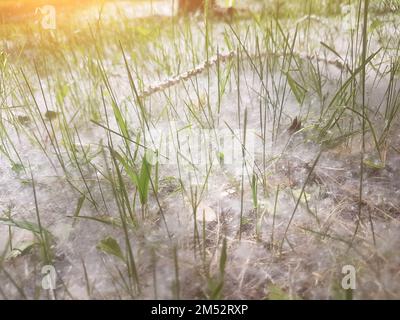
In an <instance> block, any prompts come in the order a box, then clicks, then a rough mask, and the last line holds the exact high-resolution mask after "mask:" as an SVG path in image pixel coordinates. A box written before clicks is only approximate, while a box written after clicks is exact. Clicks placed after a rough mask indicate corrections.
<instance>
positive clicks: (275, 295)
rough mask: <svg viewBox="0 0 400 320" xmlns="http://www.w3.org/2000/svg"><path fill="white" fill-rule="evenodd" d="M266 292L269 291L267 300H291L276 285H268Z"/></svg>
mask: <svg viewBox="0 0 400 320" xmlns="http://www.w3.org/2000/svg"><path fill="white" fill-rule="evenodd" d="M268 290H269V294H268V299H269V300H291V298H290V296H289V295H288V294H287V293H286V292H285V291H283V290H282V289H281V288H280V287H278V286H276V285H270V286H269V287H268Z"/></svg>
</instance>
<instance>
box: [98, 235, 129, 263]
mask: <svg viewBox="0 0 400 320" xmlns="http://www.w3.org/2000/svg"><path fill="white" fill-rule="evenodd" d="M96 248H97V249H98V250H100V251H103V252H105V253H107V254H111V255H113V256H116V257H118V258H120V259H121V260H122V261H124V262H125V257H124V255H123V254H122V250H121V247H120V246H119V244H118V242H117V240H115V239H114V238H112V237H107V238H105V239H103V240H101V241H100V243H99V244H98V245H97V246H96Z"/></svg>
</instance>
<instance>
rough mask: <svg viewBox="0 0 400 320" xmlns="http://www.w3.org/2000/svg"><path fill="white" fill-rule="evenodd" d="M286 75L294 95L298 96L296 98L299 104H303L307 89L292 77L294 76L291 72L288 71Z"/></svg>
mask: <svg viewBox="0 0 400 320" xmlns="http://www.w3.org/2000/svg"><path fill="white" fill-rule="evenodd" d="M286 77H287V80H288V83H289V86H290V89H291V90H292V92H293V94H294V96H295V97H296V100H297V102H298V103H299V104H302V103H303V101H304V99H305V97H306V93H307V90H306V89H305V88H304V87H302V86H301V85H300V84H299V83H298V82H297V81H296V80H294V79H293V78H292V76H291V75H290V74H289V72H286Z"/></svg>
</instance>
